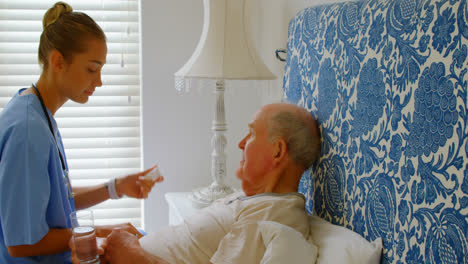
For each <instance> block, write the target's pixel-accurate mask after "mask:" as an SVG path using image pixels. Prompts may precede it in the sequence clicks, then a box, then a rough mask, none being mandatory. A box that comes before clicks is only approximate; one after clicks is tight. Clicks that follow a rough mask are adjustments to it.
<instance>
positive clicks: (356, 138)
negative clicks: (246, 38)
mask: <svg viewBox="0 0 468 264" xmlns="http://www.w3.org/2000/svg"><path fill="white" fill-rule="evenodd" d="M467 44H468V3H467V1H466V0H463V1H454V0H450V1H449V0H445V1H444V0H395V1H391V0H388V1H383V0H372V1H357V2H345V3H339V4H331V5H324V6H317V7H311V8H307V9H305V10H302V11H301V12H299V13H298V14H297V16H296V17H295V18H294V19H293V20H292V21H291V23H290V25H289V39H288V47H287V48H288V49H287V50H288V51H287V53H288V58H287V64H286V68H285V75H284V94H283V96H284V100H286V101H289V102H293V103H296V104H298V105H301V106H304V107H305V108H307V109H308V110H309V111H310V112H311V114H312V115H313V116H315V117H316V118H317V119H318V120H319V123H320V126H321V131H322V137H323V139H322V140H323V142H322V156H321V159H320V161H319V162H318V163H317V165H316V166H315V167H314V168H312V169H311V170H309V171H307V172H306V173H305V174H304V176H303V178H302V180H301V186H300V191H301V192H303V193H304V194H305V195H306V197H307V198H308V201H307V205H306V206H307V209H308V210H309V212H310V213H315V214H317V215H318V216H320V217H322V218H324V219H327V220H329V221H331V222H332V223H334V224H338V225H342V226H345V227H347V228H349V229H351V230H354V231H355V232H357V233H359V234H361V235H362V236H364V237H365V238H367V239H368V240H374V239H376V238H377V237H382V239H383V241H384V252H383V253H384V254H383V259H382V262H383V263H468V142H467V139H468V128H467V122H468V117H467V115H468V113H467V105H468V99H467V81H468V76H467V69H468V67H467V66H468V61H467Z"/></svg>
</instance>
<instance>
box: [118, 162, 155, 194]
mask: <svg viewBox="0 0 468 264" xmlns="http://www.w3.org/2000/svg"><path fill="white" fill-rule="evenodd" d="M156 167H157V165H155V166H153V167H152V168H149V169H147V170H145V171H142V172H139V173H135V174H130V175H127V176H125V177H121V178H117V179H116V182H115V188H116V190H117V194H118V195H119V196H122V195H127V196H129V197H133V198H138V199H142V198H147V197H148V193H150V192H151V190H152V189H153V186H154V185H155V184H156V183H158V182H162V181H163V180H164V178H163V177H162V176H159V177H158V178H156V179H154V180H153V179H146V178H145V175H146V174H148V173H149V172H150V171H151V170H153V169H154V168H156Z"/></svg>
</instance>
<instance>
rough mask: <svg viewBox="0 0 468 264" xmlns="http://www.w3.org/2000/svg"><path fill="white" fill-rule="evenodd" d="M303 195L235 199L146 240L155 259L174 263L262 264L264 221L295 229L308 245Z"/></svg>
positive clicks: (240, 196)
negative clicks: (260, 225)
mask: <svg viewBox="0 0 468 264" xmlns="http://www.w3.org/2000/svg"><path fill="white" fill-rule="evenodd" d="M304 203H305V198H304V196H303V195H302V194H299V193H288V194H274V193H264V194H259V195H254V196H249V197H246V196H245V195H244V193H235V194H232V195H230V196H228V197H226V198H223V199H220V200H218V201H216V202H214V203H213V204H212V205H210V206H209V207H207V208H204V209H203V210H201V211H199V212H198V213H196V214H195V215H194V216H191V217H190V218H189V219H185V220H184V223H183V224H180V225H178V226H169V227H166V228H164V229H162V230H160V231H158V232H155V233H153V234H150V235H147V236H145V237H143V238H142V239H141V240H140V244H141V245H142V247H143V248H144V249H145V250H146V251H148V252H149V253H151V254H153V255H156V256H159V257H161V258H163V259H164V260H166V261H167V262H169V263H171V264H172V263H191V264H196V263H210V262H211V263H215V264H218V263H242V264H246V263H260V260H261V259H262V257H263V254H264V253H265V246H264V244H263V240H262V236H261V233H260V230H259V228H258V224H257V223H258V221H263V220H268V221H275V222H278V223H281V224H284V225H287V226H290V227H292V228H294V229H295V230H297V231H298V232H300V233H302V235H304V237H305V238H306V239H307V236H308V234H309V223H308V216H307V212H306V211H305V208H304Z"/></svg>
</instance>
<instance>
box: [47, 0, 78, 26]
mask: <svg viewBox="0 0 468 264" xmlns="http://www.w3.org/2000/svg"><path fill="white" fill-rule="evenodd" d="M71 12H73V8H72V7H71V6H70V5H69V4H67V3H65V2H57V3H55V4H54V6H52V7H51V8H49V10H47V12H46V13H45V15H44V19H43V20H42V28H43V29H46V27H48V26H50V25H51V24H53V23H55V21H57V19H59V17H60V16H61V15H62V14H66V13H71Z"/></svg>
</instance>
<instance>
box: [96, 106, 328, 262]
mask: <svg viewBox="0 0 468 264" xmlns="http://www.w3.org/2000/svg"><path fill="white" fill-rule="evenodd" d="M239 148H240V149H241V150H242V160H241V162H240V164H239V168H238V169H237V171H236V174H237V177H238V178H239V179H240V180H241V181H242V189H243V193H242V192H241V193H236V194H233V195H230V196H228V197H226V198H223V199H220V200H218V201H216V202H214V203H213V204H212V205H210V206H209V207H207V208H204V209H203V210H201V211H200V212H199V213H198V214H196V215H195V216H193V217H190V219H187V220H186V221H185V223H184V224H181V225H178V226H170V227H166V228H164V229H162V230H160V231H158V232H156V233H153V234H150V235H147V236H145V237H143V238H141V239H140V240H139V241H138V239H137V238H136V237H135V236H133V235H131V234H129V233H127V232H125V231H120V230H115V231H113V233H111V235H110V236H109V237H108V238H107V241H106V243H105V244H106V245H105V254H106V259H107V260H108V261H110V262H111V263H167V262H168V263H260V260H261V259H262V257H263V254H264V252H265V246H264V244H263V240H262V237H261V233H260V230H259V228H258V221H262V220H268V221H276V222H279V223H281V224H284V225H287V226H290V227H292V228H294V229H295V230H297V231H299V232H300V233H302V234H303V235H304V236H305V237H307V236H308V233H309V224H308V217H307V212H306V211H305V208H304V203H305V199H304V196H303V195H302V194H299V193H298V192H297V190H298V184H299V181H300V178H301V175H302V173H303V172H304V171H305V170H306V169H307V168H308V167H310V166H311V165H312V164H313V163H314V162H315V160H317V158H318V156H319V154H320V133H319V129H318V126H317V123H316V121H315V120H314V119H313V118H312V116H311V115H310V114H309V113H308V112H307V111H306V110H305V109H303V108H300V107H298V106H295V105H290V104H281V103H280V104H270V105H266V106H264V107H262V108H261V109H260V110H259V111H258V112H257V113H256V114H255V116H254V120H253V121H252V122H250V123H249V132H248V134H247V135H246V136H245V137H244V138H243V139H242V140H241V141H240V143H239Z"/></svg>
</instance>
